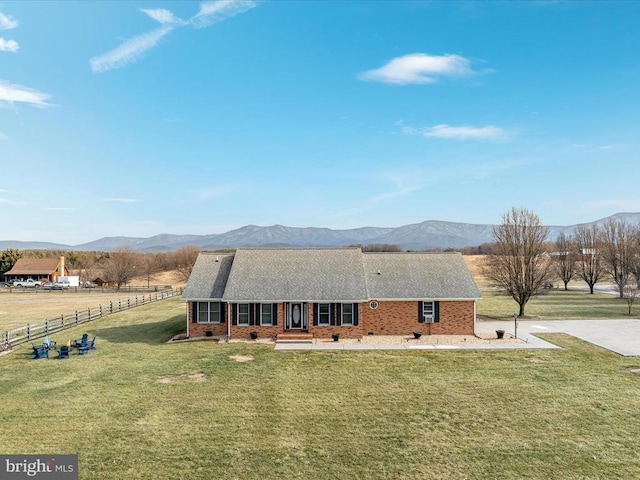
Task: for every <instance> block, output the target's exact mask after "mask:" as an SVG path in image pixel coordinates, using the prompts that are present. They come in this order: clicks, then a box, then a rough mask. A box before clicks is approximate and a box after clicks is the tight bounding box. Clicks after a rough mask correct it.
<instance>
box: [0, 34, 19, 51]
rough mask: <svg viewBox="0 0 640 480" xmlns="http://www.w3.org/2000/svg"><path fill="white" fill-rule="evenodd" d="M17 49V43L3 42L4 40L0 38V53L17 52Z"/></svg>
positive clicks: (13, 41) (11, 41)
mask: <svg viewBox="0 0 640 480" xmlns="http://www.w3.org/2000/svg"><path fill="white" fill-rule="evenodd" d="M19 48H20V45H18V42H16V41H15V40H5V39H4V38H2V37H0V51H1V52H17V51H18V49H19Z"/></svg>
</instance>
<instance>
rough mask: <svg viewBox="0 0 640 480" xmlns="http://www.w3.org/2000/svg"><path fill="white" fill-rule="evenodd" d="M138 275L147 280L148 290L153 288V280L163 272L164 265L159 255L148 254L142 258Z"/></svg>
mask: <svg viewBox="0 0 640 480" xmlns="http://www.w3.org/2000/svg"><path fill="white" fill-rule="evenodd" d="M139 270H140V271H139V272H138V274H139V275H140V276H144V277H146V278H147V288H148V287H150V286H151V280H153V278H154V277H155V276H156V275H157V274H158V273H160V272H161V271H162V263H161V261H160V257H159V256H158V255H157V254H153V253H147V254H146V255H143V256H142V257H141V258H140V266H139Z"/></svg>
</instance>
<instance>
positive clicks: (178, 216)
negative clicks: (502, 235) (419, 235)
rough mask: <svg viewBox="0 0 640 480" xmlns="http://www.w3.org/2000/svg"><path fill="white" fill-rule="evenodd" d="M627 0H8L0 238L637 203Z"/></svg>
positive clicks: (560, 211)
mask: <svg viewBox="0 0 640 480" xmlns="http://www.w3.org/2000/svg"><path fill="white" fill-rule="evenodd" d="M639 20H640V2H601V3H599V2H543V1H536V2H533V1H532V2H489V1H486V2H463V1H460V2H455V1H446V2H420V1H411V2H400V1H394V2H384V1H377V2H364V1H363V2H359V1H325V2H313V1H304V2H302V1H300V2H297V1H270V2H269V1H267V2H251V1H244V0H243V1H207V2H189V1H180V2H163V1H157V2H156V1H145V2H136V1H128V2H99V1H91V2H70V1H68V2H56V1H46V2H35V1H33V2H24V1H20V2H14V1H0V165H1V168H2V174H1V175H0V225H2V227H1V230H0V239H5V240H25V241H26V240H30V241H52V242H60V243H66V244H71V245H76V244H80V243H84V242H88V241H92V240H95V239H98V238H101V237H104V236H120V235H124V236H138V237H148V236H152V235H155V234H160V233H174V234H210V233H220V232H225V231H228V230H231V229H233V228H237V227H240V226H243V225H247V224H256V225H264V226H266V225H273V224H283V225H288V226H297V227H307V226H315V227H329V228H354V227H362V226H381V227H395V226H400V225H405V224H410V223H418V222H422V221H425V220H447V221H453V222H468V223H499V222H500V218H501V215H502V213H504V212H505V211H506V210H508V209H509V208H511V207H512V206H516V207H526V208H529V209H531V210H533V211H534V212H536V213H537V214H538V215H539V216H540V218H541V219H542V221H543V222H544V223H546V224H550V225H571V224H575V223H580V222H588V221H592V220H596V219H599V218H602V217H606V216H608V215H611V214H614V213H617V212H624V211H626V212H637V211H640V193H638V192H639V191H640V190H639V189H638V177H639V175H638V173H639V171H640V167H639V166H638V164H639V163H638V152H639V145H638V142H637V140H638V132H639V131H640V108H638V106H639V105H640V88H638V86H639V85H640V55H638V51H640V29H638V21H639Z"/></svg>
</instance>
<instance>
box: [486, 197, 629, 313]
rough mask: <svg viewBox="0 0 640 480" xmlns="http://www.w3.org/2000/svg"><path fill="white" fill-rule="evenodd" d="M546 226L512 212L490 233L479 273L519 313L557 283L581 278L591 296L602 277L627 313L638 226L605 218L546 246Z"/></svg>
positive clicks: (525, 213) (525, 214)
mask: <svg viewBox="0 0 640 480" xmlns="http://www.w3.org/2000/svg"><path fill="white" fill-rule="evenodd" d="M548 236H549V228H548V227H545V226H543V225H542V224H541V222H540V219H539V218H538V216H537V215H536V214H535V213H533V212H531V211H529V210H527V209H517V208H512V209H511V210H510V211H508V212H506V213H505V214H503V216H502V223H501V224H500V225H497V226H495V227H494V229H493V239H494V243H493V244H492V246H491V249H490V250H489V251H490V252H491V253H489V254H488V256H487V259H486V262H485V265H484V273H485V275H486V276H487V277H488V278H489V279H490V280H491V281H492V282H493V283H494V284H495V285H497V286H499V287H500V288H502V289H503V290H504V291H506V292H507V293H508V294H509V295H510V296H511V297H512V298H513V299H514V300H515V301H516V302H517V303H518V305H519V307H520V310H519V314H518V315H519V316H523V315H524V310H525V305H526V304H527V302H528V301H529V299H530V298H531V297H532V296H534V295H537V294H538V293H540V292H541V291H542V289H543V288H544V287H545V286H549V285H552V282H553V280H555V279H560V280H561V281H562V282H563V284H564V289H565V290H567V289H568V283H569V282H570V281H571V280H573V279H581V280H583V281H584V282H585V283H586V284H587V286H588V287H589V291H590V293H592V294H593V292H594V286H595V285H596V284H597V283H598V282H600V281H603V280H605V279H607V280H611V281H612V282H613V283H614V284H615V285H616V287H617V290H618V294H619V296H620V298H624V299H626V301H627V304H628V307H629V314H631V306H632V305H633V302H634V301H635V300H636V299H637V298H638V285H640V224H638V225H630V224H628V223H626V222H625V221H624V220H614V219H609V220H607V221H606V222H605V223H604V224H602V225H597V224H589V225H578V226H576V227H575V228H574V230H573V231H572V232H571V233H569V234H565V233H560V234H559V235H558V237H557V239H556V240H555V241H554V242H548Z"/></svg>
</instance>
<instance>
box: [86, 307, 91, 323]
mask: <svg viewBox="0 0 640 480" xmlns="http://www.w3.org/2000/svg"><path fill="white" fill-rule="evenodd" d="M87 313H88V314H89V320H91V307H89V308H87Z"/></svg>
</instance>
